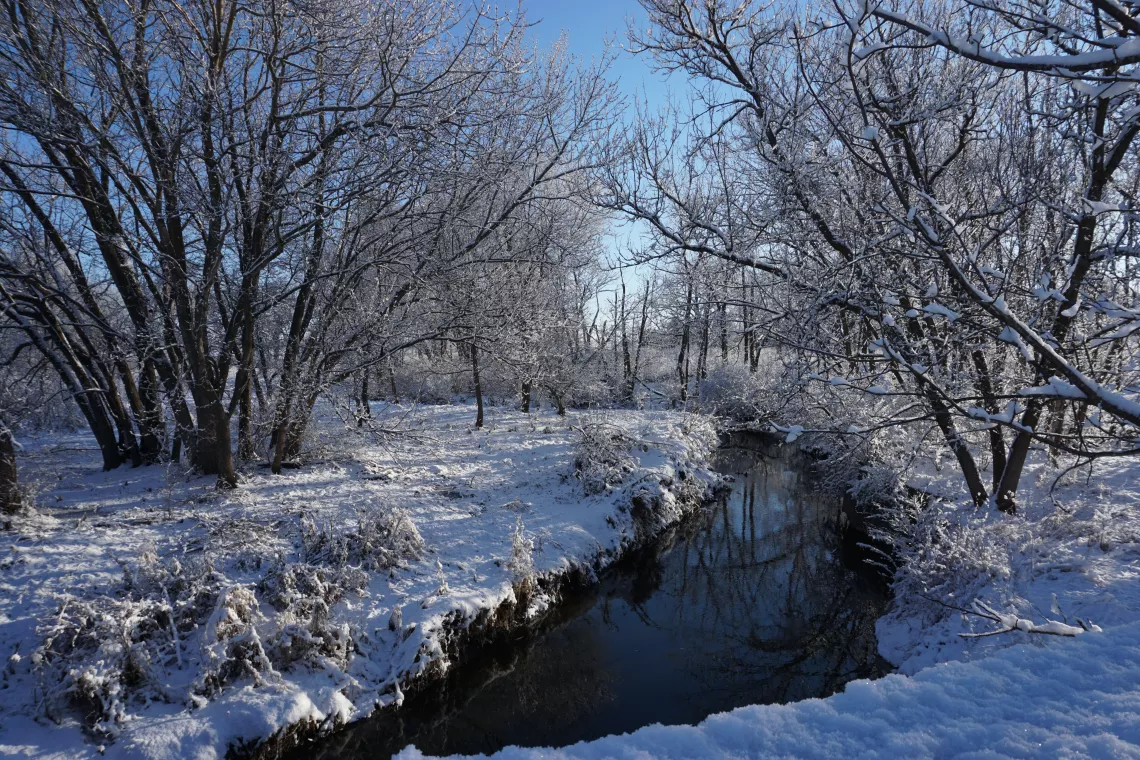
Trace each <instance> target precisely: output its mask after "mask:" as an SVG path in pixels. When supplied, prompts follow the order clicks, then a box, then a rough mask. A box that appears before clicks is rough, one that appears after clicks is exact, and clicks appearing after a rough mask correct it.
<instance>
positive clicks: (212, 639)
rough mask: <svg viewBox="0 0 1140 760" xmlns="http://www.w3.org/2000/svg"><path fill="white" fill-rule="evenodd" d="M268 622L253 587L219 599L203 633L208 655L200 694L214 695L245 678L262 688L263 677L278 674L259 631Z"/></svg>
mask: <svg viewBox="0 0 1140 760" xmlns="http://www.w3.org/2000/svg"><path fill="white" fill-rule="evenodd" d="M264 619H265V618H264V616H263V615H262V614H261V610H260V609H258V603H257V595H256V594H255V593H254V590H253V589H252V588H250V587H248V586H244V585H235V586H231V587H229V588H228V589H226V590H225V592H224V593H222V594H220V595H219V596H218V603H217V605H216V606H215V607H214V612H213V614H212V615H210V619H209V620H208V621H207V622H206V628H205V631H204V632H203V634H202V645H203V650H204V651H203V655H204V656H203V664H202V675H201V676H200V677H199V678H198V681H197V682H196V683H195V685H194V691H195V693H196V694H199V695H203V696H213V695H214V694H217V693H218V692H219V691H220V690H221V688H222V687H223V686H225V685H226V684H227V683H230V682H232V681H236V680H238V679H240V678H245V677H249V678H251V679H253V682H254V684H256V685H260V684H261V683H263V680H264V679H263V677H262V676H263V675H276V671H275V670H274V669H273V665H272V664H271V662H270V660H269V655H268V654H267V653H266V651H265V647H264V645H263V644H262V642H261V635H260V634H259V633H258V630H257V624H258V623H259V622H261V621H262V620H264Z"/></svg>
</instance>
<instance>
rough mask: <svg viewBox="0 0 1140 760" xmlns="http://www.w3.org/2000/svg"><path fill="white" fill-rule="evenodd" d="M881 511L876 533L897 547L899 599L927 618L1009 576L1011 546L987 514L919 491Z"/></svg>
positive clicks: (944, 612) (939, 615) (937, 616)
mask: <svg viewBox="0 0 1140 760" xmlns="http://www.w3.org/2000/svg"><path fill="white" fill-rule="evenodd" d="M881 515H882V517H883V518H884V527H883V528H881V529H877V530H876V531H875V533H876V534H877V535H875V538H876V539H878V540H880V541H883V542H884V543H887V544H890V545H891V546H892V548H893V550H894V555H895V556H894V559H895V561H896V563H897V566H898V570H897V571H896V574H895V581H894V585H893V589H894V594H895V599H896V601H897V602H899V603H900V604H901V605H904V606H906V607H907V608H908V609H910V610H911V611H920V612H921V613H922V615H923V617H924V618H925V622H926V623H933V622H934V621H936V620H939V619H941V618H943V617H945V616H946V615H947V614H949V613H950V612H951V611H952V608H951V607H948V606H946V603H953V604H963V603H965V602H969V601H972V599H973V598H974V596H975V595H976V594H977V593H978V592H979V590H980V589H981V588H983V587H985V586H988V585H990V584H992V583H993V582H995V581H997V582H1005V581H1008V580H1009V579H1010V574H1011V551H1012V548H1011V546H1010V544H1009V542H1008V541H1007V540H1003V539H1002V538H1001V536H1000V535H999V534H1000V533H1001V531H995V529H994V526H993V525H991V524H990V521H989V519H988V516H985V515H981V516H979V515H975V513H974V512H973V511H972V510H963V509H962V507H961V506H960V505H958V504H954V503H953V502H945V501H941V500H934V501H929V500H928V499H926V498H924V497H922V496H921V495H914V496H911V497H907V498H896V499H895V500H894V501H893V502H891V503H890V504H888V505H884V506H883V507H882V508H881ZM1003 601H1004V600H1003Z"/></svg>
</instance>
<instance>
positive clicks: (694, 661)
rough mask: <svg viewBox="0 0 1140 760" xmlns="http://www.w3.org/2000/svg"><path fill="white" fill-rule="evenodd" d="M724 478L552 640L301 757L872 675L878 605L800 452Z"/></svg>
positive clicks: (543, 739) (477, 742) (533, 739)
mask: <svg viewBox="0 0 1140 760" xmlns="http://www.w3.org/2000/svg"><path fill="white" fill-rule="evenodd" d="M770 453H772V454H775V453H776V452H770ZM720 470H721V471H722V472H726V473H732V474H734V475H735V477H736V482H735V483H734V487H733V490H732V492H731V493H730V494H729V495H728V496H727V497H726V498H724V499H723V500H722V501H721V502H720V503H718V504H716V505H712V506H710V507H709V508H708V510H707V512H706V514H705V515H704V516H703V517H701V518H699V519H696V520H693V521H690V522H688V523H687V524H686V525H684V526H682V527H681V528H680V529H678V530H675V531H673V532H672V533H671V534H670V535H668V536H666V537H665V539H664V540H662V541H661V542H660V543H659V544H657V545H656V546H654V547H653V548H652V549H651V550H648V551H645V552H642V553H640V555H639V556H637V557H632V558H630V559H629V560H627V561H624V562H622V563H621V564H620V566H618V567H615V568H613V570H612V571H610V572H608V573H606V574H605V577H604V578H603V580H602V582H601V583H600V584H599V585H598V586H597V587H596V588H593V589H591V590H590V591H589V592H587V593H583V594H580V595H576V596H574V597H573V598H570V599H567V600H566V602H565V603H564V605H563V606H562V608H561V609H560V610H559V613H558V620H557V621H556V624H555V625H554V626H553V627H552V628H550V629H548V630H547V631H545V632H544V633H542V634H539V635H536V636H528V637H522V638H521V639H520V640H519V641H517V642H513V643H512V644H511V645H510V646H504V647H496V648H493V649H489V650H487V651H483V652H481V653H479V655H478V656H476V657H475V658H474V659H473V660H472V661H470V662H469V663H466V664H465V665H463V666H462V667H459V668H456V669H455V671H454V672H453V674H452V676H451V677H449V679H448V680H447V681H446V682H445V683H444V684H442V685H441V687H440V688H438V689H431V690H429V691H430V692H431V693H430V694H424V695H420V696H418V697H415V698H412V699H409V700H408V701H407V702H406V703H405V705H404V707H403V708H402V709H401V710H399V711H398V712H394V713H385V714H383V715H380V716H378V717H377V718H374V719H370V720H366V721H363V722H361V723H358V724H356V725H354V726H350V727H349V728H348V729H347V730H345V731H343V732H341V733H340V734H338V735H335V736H333V737H331V738H330V739H326V740H324V741H322V742H321V744H320V745H319V746H318V747H316V748H313V747H309V748H306V749H305V750H304V751H303V752H302V753H301V755H303V756H305V757H313V756H316V757H330V758H331V757H341V758H343V757H350V758H361V759H362V758H388V757H389V756H390V755H391V754H392V753H394V752H396V751H398V750H400V749H401V748H403V747H404V746H406V745H408V744H413V743H414V744H415V745H416V746H417V747H419V748H420V749H421V750H423V751H425V752H428V753H433V754H445V753H455V752H461V753H476V752H492V751H494V750H497V749H500V748H502V747H504V746H507V745H511V744H517V745H522V746H538V745H548V746H549V745H555V746H557V745H565V744H572V743H574V742H578V741H582V740H589V739H595V738H597V737H600V736H604V735H606V734H612V733H621V732H626V731H632V730H634V729H637V728H640V727H641V726H645V725H648V724H651V723H665V724H675V723H697V722H700V721H701V720H703V719H704V718H705V717H707V716H708V715H709V714H711V713H714V712H722V711H724V710H729V709H732V708H733V707H738V706H740V705H746V704H757V703H773V702H789V701H793V700H798V699H804V698H807V697H818V696H826V695H827V694H831V693H833V692H835V691H837V690H839V689H841V688H842V686H843V684H845V683H846V682H847V681H850V680H852V679H854V678H862V677H867V676H874V675H878V674H880V673H881V672H882V671H881V666H880V664H879V663H880V661H879V659H878V657H877V655H876V646H875V635H874V629H875V618H876V617H878V616H879V615H880V614H881V613H882V608H883V605H884V604H885V598H884V596H883V593H882V591H881V588H880V586H879V584H878V583H877V581H876V580H875V579H873V578H870V577H868V576H867V575H866V574H864V573H861V572H859V571H858V570H855V569H852V567H853V566H857V564H856V563H852V562H848V563H846V564H845V563H844V562H843V560H842V556H841V555H842V546H841V540H840V539H841V531H840V528H839V524H838V523H839V520H840V508H839V503H838V502H837V501H836V500H835V499H834V498H829V497H825V496H822V495H819V494H817V493H814V492H813V491H812V489H811V487H810V481H811V474H810V469H809V467H808V466H807V463H806V462H804V461H801V460H800V459H799V457H798V456H797V455H784V456H760V455H758V454H757V453H756V451H755V450H745V449H742V448H727V449H724V450H722V452H721V462H720ZM314 750H316V751H315V752H314Z"/></svg>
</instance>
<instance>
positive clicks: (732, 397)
mask: <svg viewBox="0 0 1140 760" xmlns="http://www.w3.org/2000/svg"><path fill="white" fill-rule="evenodd" d="M761 366H762V369H761V370H760V371H757V372H752V371H751V370H750V369H749V368H748V367H747V366H746V365H744V364H737V363H729V364H724V365H721V366H718V367H716V368H714V369H713V370H711V371H710V372H709V374H708V377H706V378H705V379H703V380H701V381H700V382H699V383H698V384H697V393H696V397H697V403H698V404H699V406H700V408H701V409H702V410H703V411H706V412H709V413H711V414H715V415H717V416H718V417H727V418H729V419H731V420H735V421H737V422H752V421H755V420H766V419H768V418H769V417H770V416H771V415H772V414H774V413H777V412H778V411H779V408H780V403H779V401H778V400H777V398H776V395H777V394H776V391H777V390H778V381H779V379H778V377H776V376H775V374H776V372H777V370H778V367H776V366H774V365H772V364H770V363H769V362H765V363H764V364H763V365H761Z"/></svg>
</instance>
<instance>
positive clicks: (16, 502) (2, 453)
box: [0, 420, 21, 515]
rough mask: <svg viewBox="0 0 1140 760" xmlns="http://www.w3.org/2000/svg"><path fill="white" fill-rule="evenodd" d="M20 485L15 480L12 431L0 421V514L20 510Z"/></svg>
mask: <svg viewBox="0 0 1140 760" xmlns="http://www.w3.org/2000/svg"><path fill="white" fill-rule="evenodd" d="M20 505H21V499H20V485H19V482H18V481H17V478H16V444H15V441H13V440H12V431H11V430H9V429H8V426H7V425H5V424H4V421H3V420H0V513H3V514H6V515H10V514H14V513H15V512H16V511H18V510H19V509H20Z"/></svg>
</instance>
